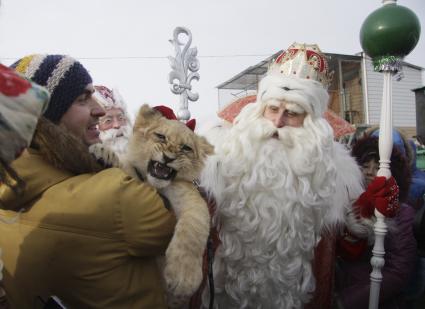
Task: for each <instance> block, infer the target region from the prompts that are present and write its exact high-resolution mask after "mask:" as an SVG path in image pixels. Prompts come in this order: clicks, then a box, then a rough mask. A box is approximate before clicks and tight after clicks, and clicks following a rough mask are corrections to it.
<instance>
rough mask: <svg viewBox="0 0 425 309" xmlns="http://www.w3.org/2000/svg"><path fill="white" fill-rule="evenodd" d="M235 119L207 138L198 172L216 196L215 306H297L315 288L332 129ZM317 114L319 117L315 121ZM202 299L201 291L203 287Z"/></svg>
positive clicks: (329, 187) (330, 177) (331, 183)
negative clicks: (221, 135) (217, 137)
mask: <svg viewBox="0 0 425 309" xmlns="http://www.w3.org/2000/svg"><path fill="white" fill-rule="evenodd" d="M307 117H308V119H307V118H306V121H305V122H304V128H289V127H285V128H282V129H278V132H279V139H277V138H271V137H270V136H272V135H273V133H274V132H276V130H277V129H276V128H275V127H274V126H273V125H272V124H271V123H270V122H269V121H267V120H265V119H263V118H260V119H254V120H253V119H249V121H246V122H244V121H242V120H241V121H240V122H239V123H237V124H236V125H235V126H234V127H232V128H231V129H230V131H229V132H228V135H226V139H225V141H223V142H221V143H219V144H217V145H215V152H216V155H214V156H212V157H210V159H209V161H208V162H207V166H206V168H205V169H204V172H203V175H202V177H201V184H202V186H203V187H204V188H205V189H206V190H207V191H208V192H209V193H210V194H212V195H213V196H214V197H215V199H216V203H217V210H216V216H215V223H216V224H217V225H218V228H219V236H220V240H221V245H220V246H219V247H218V249H217V252H216V255H215V260H214V268H213V270H214V280H215V292H216V293H215V303H216V306H217V307H218V308H301V307H302V306H303V304H305V303H306V302H308V300H309V299H310V297H311V294H312V293H313V291H314V289H315V280H314V275H313V272H312V268H311V261H312V259H313V257H314V248H315V247H316V245H317V243H318V241H319V240H320V233H321V231H322V228H323V227H324V219H325V218H324V217H325V214H326V212H327V210H328V208H330V205H331V200H332V197H333V194H334V192H335V178H336V177H335V175H336V169H335V165H334V164H332V159H331V154H332V151H333V149H332V145H333V141H332V130H331V129H330V128H329V125H328V124H327V123H326V122H324V121H325V120H323V119H318V120H316V121H315V123H313V121H312V120H311V119H310V118H309V116H307ZM322 120H323V122H322ZM204 296H205V297H204V304H208V299H207V298H208V295H204Z"/></svg>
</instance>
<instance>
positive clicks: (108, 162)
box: [89, 143, 120, 167]
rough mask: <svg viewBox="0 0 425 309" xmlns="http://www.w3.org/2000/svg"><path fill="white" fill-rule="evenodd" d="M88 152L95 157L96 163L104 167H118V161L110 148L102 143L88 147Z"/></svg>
mask: <svg viewBox="0 0 425 309" xmlns="http://www.w3.org/2000/svg"><path fill="white" fill-rule="evenodd" d="M89 152H90V153H91V154H92V155H93V156H94V157H95V159H96V161H97V162H99V163H100V164H101V165H103V166H105V167H119V166H120V160H119V158H118V156H117V155H116V154H115V152H113V151H112V149H111V148H109V147H107V146H105V145H103V144H102V143H97V144H93V145H91V146H90V147H89Z"/></svg>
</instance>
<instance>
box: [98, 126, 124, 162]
mask: <svg viewBox="0 0 425 309" xmlns="http://www.w3.org/2000/svg"><path fill="white" fill-rule="evenodd" d="M130 134H131V128H130V126H122V127H120V128H119V129H114V128H112V129H109V130H106V131H100V135H99V138H100V140H101V141H102V144H104V145H105V146H107V147H108V148H109V149H111V150H112V151H113V152H114V153H115V154H117V155H118V157H119V158H120V159H121V158H122V157H123V156H124V155H125V154H126V153H127V144H128V140H129V138H130ZM120 135H121V136H120Z"/></svg>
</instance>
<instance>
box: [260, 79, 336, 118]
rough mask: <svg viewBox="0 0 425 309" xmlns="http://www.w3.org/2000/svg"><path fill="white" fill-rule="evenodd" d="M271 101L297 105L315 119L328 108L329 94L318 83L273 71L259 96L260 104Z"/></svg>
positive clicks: (262, 85)
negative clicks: (275, 100) (283, 101)
mask: <svg viewBox="0 0 425 309" xmlns="http://www.w3.org/2000/svg"><path fill="white" fill-rule="evenodd" d="M286 89H287V90H286ZM269 99H277V100H286V101H288V102H294V103H297V104H299V105H300V106H301V107H302V108H303V109H304V110H305V111H307V113H309V114H311V115H312V116H313V118H318V117H321V116H323V114H324V112H325V111H326V109H327V107H328V100H329V94H328V92H327V91H326V89H325V88H324V87H323V85H322V84H320V83H319V82H317V81H314V80H308V79H301V78H290V77H285V76H282V75H281V74H279V73H277V72H273V71H272V72H270V73H269V74H267V75H266V76H265V77H264V78H263V79H262V80H261V82H260V85H259V88H258V96H257V101H258V102H263V103H264V102H265V101H267V100H269Z"/></svg>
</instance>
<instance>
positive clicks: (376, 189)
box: [355, 177, 400, 218]
mask: <svg viewBox="0 0 425 309" xmlns="http://www.w3.org/2000/svg"><path fill="white" fill-rule="evenodd" d="M398 192H399V189H398V185H397V183H396V181H395V179H394V178H393V177H390V178H389V179H388V180H387V179H386V178H385V177H375V179H374V180H373V181H372V182H371V183H370V184H369V185H368V187H367V189H366V191H365V192H363V193H362V194H361V195H360V197H359V198H358V199H357V201H356V202H355V206H356V207H358V208H359V210H360V215H361V216H362V217H363V218H370V217H371V216H372V215H373V211H374V210H375V207H376V209H378V211H379V212H380V213H381V214H383V215H384V216H385V217H388V218H391V217H394V216H395V215H396V214H397V212H398V210H399V209H400V203H399V201H398Z"/></svg>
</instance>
